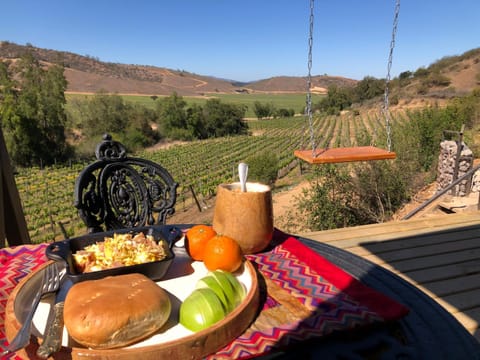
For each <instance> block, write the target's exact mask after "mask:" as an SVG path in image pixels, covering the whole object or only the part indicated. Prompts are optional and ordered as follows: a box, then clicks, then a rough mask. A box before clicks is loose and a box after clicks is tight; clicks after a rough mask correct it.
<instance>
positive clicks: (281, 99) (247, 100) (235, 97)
mask: <svg viewBox="0 0 480 360" xmlns="http://www.w3.org/2000/svg"><path fill="white" fill-rule="evenodd" d="M88 96H91V95H85V94H67V95H66V98H67V106H68V101H69V100H71V99H75V98H76V99H86V98H88ZM322 97H323V95H318V94H312V102H313V103H315V102H318V101H320V99H321V98H322ZM122 98H123V99H124V100H125V101H128V102H132V103H135V104H139V105H143V106H145V107H147V108H152V109H153V108H155V106H156V102H157V101H158V100H153V99H152V98H151V97H150V96H147V95H122ZM212 98H218V99H220V100H221V101H222V102H225V103H230V104H235V105H245V106H246V107H247V110H246V112H245V117H247V118H254V117H255V113H254V111H253V110H254V103H255V102H256V101H259V102H261V103H263V104H265V103H270V104H272V105H273V106H274V107H275V108H277V109H281V108H284V109H293V110H295V113H303V109H304V107H305V101H306V95H305V94H285V93H283V94H264V93H262V94H258V93H256V94H208V95H206V96H184V97H183V99H184V100H185V101H186V102H187V104H188V105H193V104H197V105H203V104H205V102H206V101H207V100H209V99H212Z"/></svg>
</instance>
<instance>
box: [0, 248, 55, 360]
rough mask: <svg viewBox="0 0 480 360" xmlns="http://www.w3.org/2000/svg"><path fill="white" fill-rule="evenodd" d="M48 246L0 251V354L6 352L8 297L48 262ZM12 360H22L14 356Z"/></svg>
mask: <svg viewBox="0 0 480 360" xmlns="http://www.w3.org/2000/svg"><path fill="white" fill-rule="evenodd" d="M46 246H47V244H41V245H22V246H16V247H10V248H3V249H0V315H1V317H0V352H2V351H3V350H5V345H6V341H7V338H6V336H5V308H6V306H7V300H8V296H9V295H10V293H11V292H12V290H13V289H14V288H15V286H17V284H18V283H19V282H20V280H22V279H23V278H24V277H25V276H26V275H28V274H30V273H31V272H32V271H35V270H36V269H38V268H39V267H40V266H41V265H42V264H44V263H45V262H46V261H47V257H46V256H45V248H46ZM10 359H20V357H16V356H15V355H13V356H12V357H11V358H10Z"/></svg>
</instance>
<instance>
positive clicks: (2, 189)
mask: <svg viewBox="0 0 480 360" xmlns="http://www.w3.org/2000/svg"><path fill="white" fill-rule="evenodd" d="M5 240H7V241H8V245H10V246H12V245H21V244H30V243H31V241H30V235H29V234H28V229H27V223H26V222H25V216H24V214H23V209H22V204H21V202H20V196H19V194H18V189H17V186H16V184H15V179H14V177H13V171H12V167H11V164H10V157H9V156H8V152H7V147H6V145H5V139H4V137H3V132H2V130H1V129H0V247H4V246H5V244H6V242H5Z"/></svg>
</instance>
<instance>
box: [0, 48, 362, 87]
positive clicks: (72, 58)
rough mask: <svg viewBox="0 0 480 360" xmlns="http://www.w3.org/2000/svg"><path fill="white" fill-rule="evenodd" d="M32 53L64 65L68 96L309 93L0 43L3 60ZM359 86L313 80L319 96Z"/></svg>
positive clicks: (281, 80) (297, 80)
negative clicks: (336, 87) (331, 89)
mask: <svg viewBox="0 0 480 360" xmlns="http://www.w3.org/2000/svg"><path fill="white" fill-rule="evenodd" d="M28 51H29V52H31V53H32V54H33V55H34V56H35V58H36V59H37V60H39V61H40V62H42V63H44V64H45V65H46V66H48V64H51V63H59V62H61V63H63V64H64V67H65V77H66V79H67V81H68V88H67V91H68V92H77V93H95V92H98V91H100V90H104V91H106V92H111V93H119V94H142V95H170V94H171V93H172V92H174V91H175V92H177V93H178V94H179V95H182V96H196V95H204V94H208V93H227V94H228V93H238V92H241V93H244V92H249V93H251V92H274V93H282V92H305V88H306V79H305V78H304V77H286V76H280V77H275V78H271V79H264V80H259V81H255V82H251V83H238V82H235V81H229V80H224V79H218V78H215V77H212V76H203V75H198V74H194V73H190V72H187V71H180V70H172V69H167V68H161V67H155V66H148V65H129V64H119V63H110V62H103V61H100V60H98V59H96V58H94V57H91V56H83V55H78V54H74V53H71V52H65V51H56V50H49V49H42V48H38V47H34V46H31V45H26V46H24V45H17V44H14V43H11V42H8V41H2V42H0V60H2V59H3V60H10V61H15V60H16V59H19V58H20V57H21V56H22V55H23V54H25V53H26V52H28ZM355 83H356V81H355V80H351V79H346V78H342V77H333V76H314V77H313V78H312V84H313V86H314V91H317V92H326V89H327V88H328V86H329V85H331V84H337V85H339V86H344V85H354V84H355Z"/></svg>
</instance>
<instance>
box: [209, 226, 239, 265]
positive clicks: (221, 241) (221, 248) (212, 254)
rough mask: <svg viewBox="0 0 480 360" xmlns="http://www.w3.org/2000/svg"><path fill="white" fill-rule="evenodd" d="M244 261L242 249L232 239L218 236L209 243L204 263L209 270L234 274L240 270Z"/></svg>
mask: <svg viewBox="0 0 480 360" xmlns="http://www.w3.org/2000/svg"><path fill="white" fill-rule="evenodd" d="M242 260H243V256H242V249H241V248H240V245H239V244H238V242H236V241H235V240H234V239H232V238H231V237H228V236H224V235H216V236H214V237H212V238H211V239H210V240H209V241H208V242H207V246H206V248H205V253H204V257H203V263H204V264H205V266H206V268H207V269H208V270H210V271H214V270H223V271H228V272H234V271H235V270H237V269H238V268H240V266H241V265H242Z"/></svg>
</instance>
